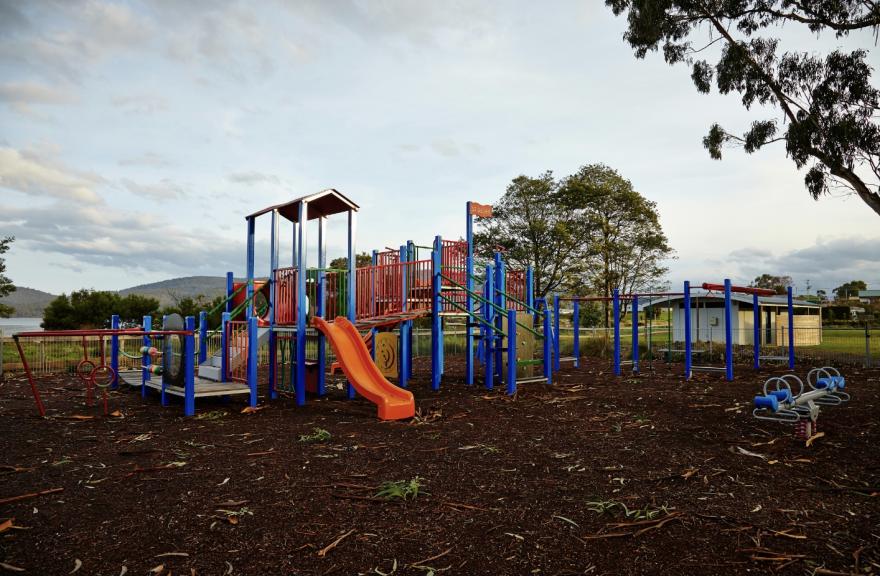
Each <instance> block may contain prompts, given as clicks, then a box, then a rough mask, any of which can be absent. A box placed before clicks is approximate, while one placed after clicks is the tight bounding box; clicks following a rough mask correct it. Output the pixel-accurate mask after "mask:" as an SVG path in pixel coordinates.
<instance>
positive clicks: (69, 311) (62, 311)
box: [40, 294, 79, 330]
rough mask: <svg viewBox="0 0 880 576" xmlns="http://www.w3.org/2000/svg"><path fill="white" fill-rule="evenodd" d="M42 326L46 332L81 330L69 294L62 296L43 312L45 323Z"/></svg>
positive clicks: (50, 303)
mask: <svg viewBox="0 0 880 576" xmlns="http://www.w3.org/2000/svg"><path fill="white" fill-rule="evenodd" d="M40 326H42V327H43V328H45V329H46V330H75V329H77V328H79V324H78V322H77V319H76V316H75V314H74V311H73V306H71V305H70V298H68V297H67V294H62V295H61V296H58V297H57V298H55V299H54V300H52V301H51V302H49V305H48V306H46V309H45V310H43V322H42V323H41V324H40Z"/></svg>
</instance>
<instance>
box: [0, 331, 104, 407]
mask: <svg viewBox="0 0 880 576" xmlns="http://www.w3.org/2000/svg"><path fill="white" fill-rule="evenodd" d="M110 328H112V329H113V330H119V315H118V314H114V315H113V316H111V317H110ZM0 358H2V357H0ZM0 362H2V360H0ZM110 368H112V369H113V382H111V383H110V389H111V390H116V389H117V388H119V334H115V333H114V334H113V336H111V337H110Z"/></svg>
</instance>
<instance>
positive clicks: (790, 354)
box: [786, 286, 794, 370]
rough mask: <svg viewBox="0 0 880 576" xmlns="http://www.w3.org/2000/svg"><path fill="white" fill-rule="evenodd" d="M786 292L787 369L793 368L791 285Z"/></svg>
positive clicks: (792, 298) (792, 304)
mask: <svg viewBox="0 0 880 576" xmlns="http://www.w3.org/2000/svg"><path fill="white" fill-rule="evenodd" d="M786 292H787V295H788V369H789V370H794V302H793V300H794V296H793V295H792V289H791V286H789V287H788V290H787V291H786Z"/></svg>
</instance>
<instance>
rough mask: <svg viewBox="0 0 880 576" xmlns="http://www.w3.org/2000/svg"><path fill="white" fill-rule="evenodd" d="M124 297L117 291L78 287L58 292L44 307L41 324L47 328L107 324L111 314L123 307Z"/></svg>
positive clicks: (70, 328)
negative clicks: (69, 290) (74, 289)
mask: <svg viewBox="0 0 880 576" xmlns="http://www.w3.org/2000/svg"><path fill="white" fill-rule="evenodd" d="M120 301H121V298H120V297H119V294H117V293H116V292H102V291H97V290H88V289H84V290H77V291H75V292H72V293H71V294H70V297H68V296H67V295H66V294H62V295H61V296H58V297H57V298H55V299H54V300H52V302H50V303H49V305H48V306H47V307H46V309H45V310H44V311H43V322H42V324H41V326H42V327H43V328H45V329H47V330H73V329H78V328H105V327H107V326H108V325H109V322H110V316H112V315H113V314H116V313H117V311H118V310H119V309H120Z"/></svg>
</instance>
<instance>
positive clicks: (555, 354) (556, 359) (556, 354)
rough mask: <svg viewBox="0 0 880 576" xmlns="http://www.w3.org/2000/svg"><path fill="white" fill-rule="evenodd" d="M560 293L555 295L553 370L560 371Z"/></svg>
mask: <svg viewBox="0 0 880 576" xmlns="http://www.w3.org/2000/svg"><path fill="white" fill-rule="evenodd" d="M561 354H562V351H561V350H560V349H559V294H554V295H553V370H555V371H556V372H559V356H560V355H561Z"/></svg>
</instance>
